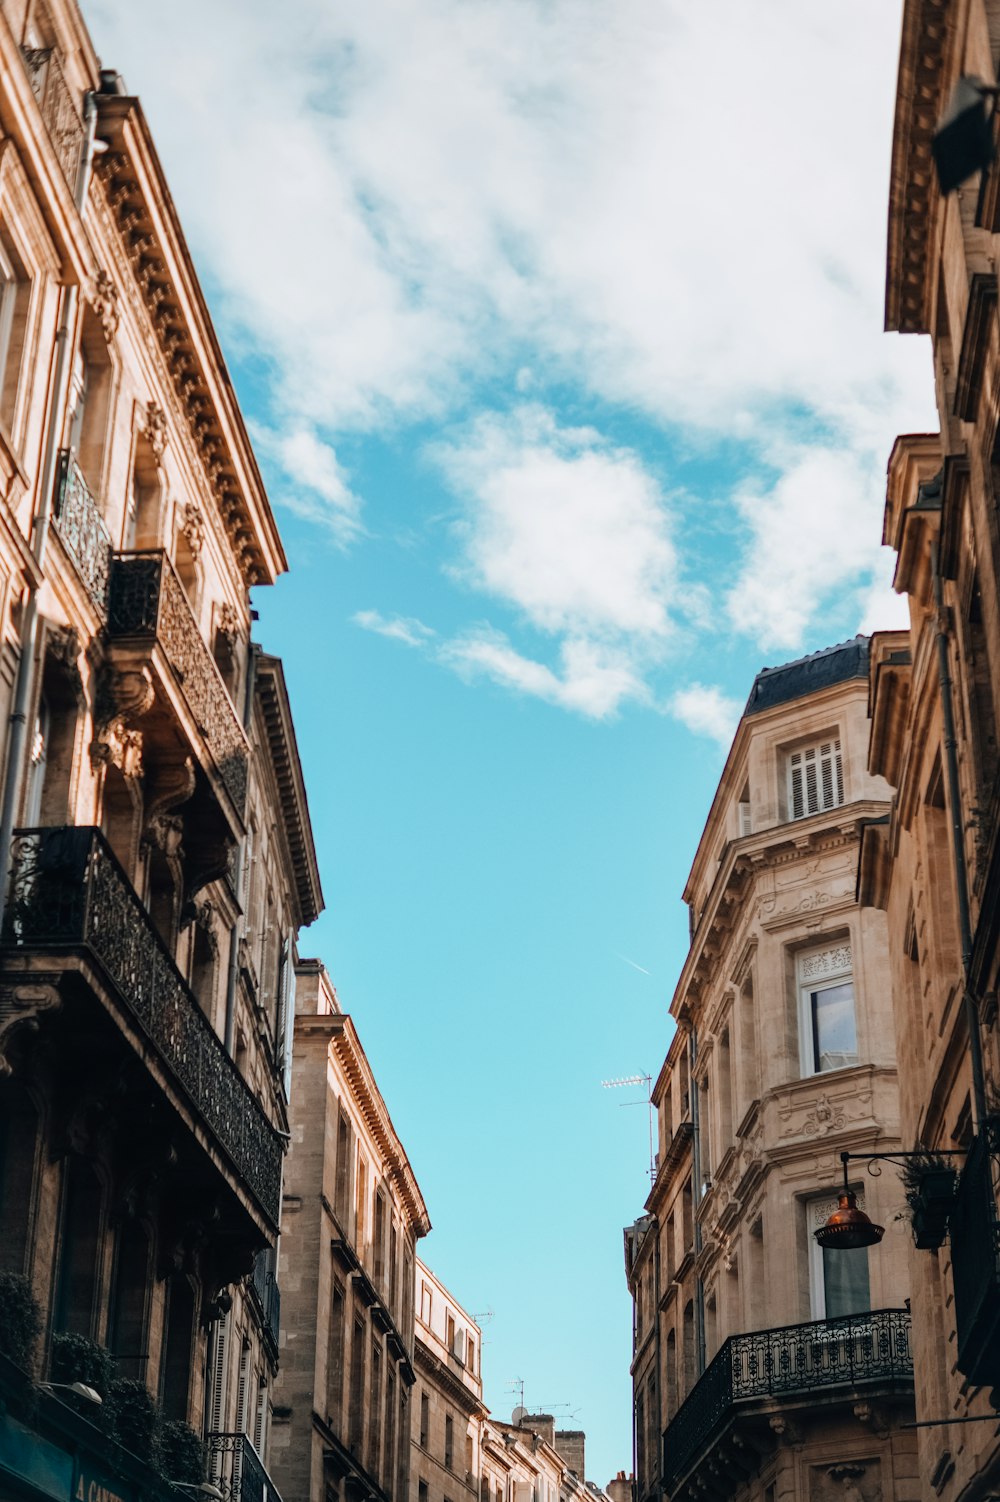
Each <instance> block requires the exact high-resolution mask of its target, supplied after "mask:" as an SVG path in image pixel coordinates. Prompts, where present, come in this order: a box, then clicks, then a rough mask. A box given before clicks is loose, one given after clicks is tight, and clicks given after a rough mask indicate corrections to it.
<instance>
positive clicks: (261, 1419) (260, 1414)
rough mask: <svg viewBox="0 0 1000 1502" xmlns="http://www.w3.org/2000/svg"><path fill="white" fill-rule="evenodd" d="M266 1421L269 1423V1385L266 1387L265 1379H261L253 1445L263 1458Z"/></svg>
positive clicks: (258, 1389)
mask: <svg viewBox="0 0 1000 1502" xmlns="http://www.w3.org/2000/svg"><path fill="white" fill-rule="evenodd" d="M266 1423H267V1387H266V1385H265V1383H264V1381H263V1379H261V1381H260V1383H259V1385H258V1388H257V1413H256V1415H255V1417H254V1425H253V1447H254V1449H255V1450H256V1451H257V1454H258V1455H259V1456H260V1457H261V1459H263V1456H264V1441H265V1438H266V1434H265V1429H266Z"/></svg>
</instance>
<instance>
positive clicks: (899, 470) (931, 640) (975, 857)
mask: <svg viewBox="0 0 1000 1502" xmlns="http://www.w3.org/2000/svg"><path fill="white" fill-rule="evenodd" d="M998 50H1000V14H998V12H997V9H996V7H995V6H994V5H993V4H990V3H987V0H953V3H947V4H945V3H941V0H934V3H932V0H906V3H905V4H904V7H903V26H902V40H901V50H900V65H899V80H898V90H897V99H896V118H895V131H894V140H893V153H892V179H891V188H890V202H889V247H888V248H889V254H888V272H887V282H886V325H887V328H888V329H890V330H893V331H898V332H900V333H922V334H927V335H929V336H930V339H931V344H932V349H933V378H934V391H935V396H936V400H937V408H938V417H939V430H938V432H936V433H931V434H916V435H912V434H908V435H905V436H903V437H901V438H899V439H898V440H897V442H896V445H895V447H894V449H893V452H892V455H891V458H890V460H889V466H888V486H887V498H886V509H885V525H884V534H883V535H884V541H885V542H887V543H889V544H890V545H891V546H892V547H893V548H894V549H895V550H896V553H897V566H896V580H895V583H896V588H897V590H899V591H900V592H901V593H903V594H905V595H906V596H907V598H908V601H909V612H910V630H909V632H908V633H907V634H906V636H905V637H904V638H903V639H902V640H900V639H899V638H897V637H896V636H886V637H884V638H876V640H875V643H874V646H873V652H872V680H871V714H872V736H871V750H870V765H871V768H872V770H873V772H875V773H876V774H880V775H882V776H884V777H886V778H887V779H888V780H889V781H890V782H892V783H893V784H894V786H895V788H896V794H895V797H894V799H893V802H892V810H891V817H890V819H889V821H888V822H887V823H886V824H884V825H881V826H879V827H877V828H873V829H871V830H870V831H868V832H867V834H866V837H865V840H864V846H863V853H862V861H861V872H860V882H859V892H860V896H861V898H862V900H863V901H864V902H865V903H870V904H871V905H872V906H873V907H875V908H877V909H881V910H883V911H884V912H885V914H886V918H887V923H888V934H889V958H890V966H891V973H892V994H893V1002H894V1008H895V1021H896V1034H897V1039H898V1047H899V1057H900V1066H901V1090H900V1110H901V1132H902V1136H903V1141H904V1144H905V1146H906V1147H907V1148H910V1149H916V1148H921V1147H923V1148H929V1149H932V1150H934V1151H935V1152H937V1153H941V1154H948V1155H952V1154H954V1156H949V1157H948V1158H947V1159H946V1162H947V1163H950V1164H951V1165H952V1166H953V1167H954V1168H955V1169H956V1170H957V1171H958V1178H957V1195H956V1198H955V1199H954V1201H953V1202H952V1203H951V1204H950V1205H949V1206H948V1207H947V1208H948V1209H950V1216H949V1222H950V1234H949V1237H948V1239H947V1240H946V1241H943V1242H942V1241H941V1239H940V1237H938V1238H936V1241H937V1243H938V1244H936V1245H933V1246H932V1245H930V1244H929V1243H928V1244H927V1245H926V1247H922V1248H920V1249H917V1248H913V1249H912V1250H911V1268H910V1280H911V1285H912V1288H913V1308H914V1330H913V1338H914V1359H915V1368H916V1405H917V1417H918V1419H919V1420H920V1421H921V1423H922V1424H924V1425H925V1426H926V1427H923V1428H921V1429H920V1430H919V1431H918V1439H919V1446H920V1470H921V1474H922V1476H923V1477H924V1495H925V1496H926V1497H928V1498H931V1497H940V1498H942V1499H945V1502H953V1499H957V1498H963V1499H966V1502H971V1499H973V1498H979V1497H985V1496H989V1495H992V1494H994V1493H995V1492H996V1490H997V1486H998V1476H1000V1442H998V1440H997V1437H996V1432H995V1431H996V1424H995V1422H994V1421H993V1419H994V1402H993V1399H992V1397H991V1390H992V1391H993V1392H995V1390H996V1388H997V1387H998V1385H1000V1224H998V1207H997V1189H996V1186H997V1184H998V1182H1000V1170H998V1166H997V1165H998V1149H1000V1136H998V1127H997V1122H998V1110H1000V1091H998V1088H997V1086H998V1081H1000V1039H998V1032H997V1002H996V997H997V991H998V984H1000V976H998V958H1000V957H998V936H1000V902H998V897H1000V839H998V818H997V812H998V806H1000V805H998V789H1000V781H998V773H1000V762H998V752H997V720H996V706H997V695H998V691H1000V539H998V533H997V519H996V518H997V498H998V494H997V484H998V481H997V452H998V447H997V445H998V418H1000V385H998V377H1000V340H998V333H997V270H996V257H997V245H998V241H997V235H998V233H1000V176H998V171H997V168H996V166H995V165H994V166H992V167H991V168H990V169H989V170H987V171H986V172H985V173H979V172H977V173H975V174H974V175H972V176H970V177H969V178H968V179H967V180H966V181H965V183H964V184H963V185H962V186H961V187H959V188H958V190H957V191H952V192H950V193H948V194H947V195H943V194H942V193H941V191H940V188H939V185H938V180H937V178H936V175H935V171H934V165H933V161H932V156H931V151H932V137H933V135H934V132H935V128H936V126H937V124H938V122H939V120H940V119H941V118H942V117H943V115H944V114H945V111H946V109H947V107H948V104H949V101H950V99H951V97H952V91H953V89H954V87H955V85H956V83H957V82H958V80H959V78H960V77H962V76H969V75H975V77H976V78H977V79H979V80H982V81H983V82H985V84H987V85H994V86H995V85H996V82H997V77H996V70H995V61H994V60H995V59H996V58H997V56H998ZM979 111H980V116H981V120H982V123H983V129H984V131H985V132H986V133H987V134H988V133H989V132H991V131H993V129H994V127H995V112H994V108H993V102H992V100H990V99H985V100H981V101H980V104H979ZM991 115H993V116H994V118H993V120H992V121H991V120H990V116H991ZM969 1419H971V1420H974V1422H969V1423H960V1422H959V1421H960V1420H969ZM982 1419H988V1421H987V1422H982V1421H981V1420H982Z"/></svg>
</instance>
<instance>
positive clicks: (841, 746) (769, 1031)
mask: <svg viewBox="0 0 1000 1502" xmlns="http://www.w3.org/2000/svg"><path fill="white" fill-rule="evenodd" d="M868 669H869V643H868V641H867V639H865V638H863V637H859V638H856V639H855V640H853V641H849V642H845V643H843V644H842V645H840V646H838V647H834V648H831V649H829V650H827V651H824V652H817V653H814V654H813V655H812V656H810V657H806V658H803V659H802V660H800V661H798V662H793V663H789V664H787V665H786V666H784V667H780V668H773V669H765V670H764V671H763V672H761V673H760V674H758V676H757V678H756V680H755V682H754V686H753V690H752V692H751V695H750V698H749V701H748V703H747V707H746V710H745V712H744V715H743V718H742V719H741V721H740V725H739V728H738V730H737V732H736V736H735V739H734V742H733V746H732V749H731V751H730V753H729V756H728V759H727V761H726V765H725V769H724V771H723V774H722V778H721V781H720V783H719V788H718V791H717V793H716V795H715V798H714V800H713V803H712V807H711V811H710V813H709V816H708V820H707V822H706V825H705V830H704V833H703V835H702V838H701V841H700V843H699V846H698V851H697V854H696V856H695V860H694V864H693V866H692V869H691V874H690V877H689V880H688V884H687V887H686V888H685V892H684V899H685V901H686V903H687V904H688V908H689V911H690V918H691V947H690V951H689V953H688V957H687V960H686V961H685V964H684V968H683V971H682V973H681V976H680V980H679V982H678V985H677V989H676V991H675V993H674V998H673V1001H672V1004H671V1013H672V1016H673V1017H674V1019H675V1021H676V1024H677V1031H676V1033H675V1034H674V1037H673V1039H672V1041H671V1044H670V1048H669V1050H668V1053H667V1057H666V1060H665V1062H664V1065H663V1068H662V1070H661V1071H660V1074H659V1077H658V1078H657V1080H656V1082H655V1085H654V1088H653V1100H654V1102H655V1105H656V1110H657V1117H658V1122H659V1155H658V1168H657V1174H656V1178H655V1181H654V1184H653V1187H652V1191H651V1193H650V1196H649V1199H648V1201H647V1204H646V1207H645V1209H646V1213H645V1214H644V1215H643V1216H642V1217H641V1218H640V1219H639V1220H638V1221H637V1222H636V1223H635V1225H634V1226H632V1227H630V1228H629V1229H628V1230H627V1231H626V1234H625V1254H626V1271H627V1275H628V1281H629V1287H630V1290H631V1292H632V1295H633V1300H634V1316H635V1340H634V1359H633V1364H632V1376H633V1391H634V1405H635V1409H634V1411H635V1448H636V1478H637V1479H636V1497H637V1502H644V1499H647V1498H653V1497H659V1495H660V1494H661V1492H663V1491H666V1492H667V1493H668V1494H669V1495H670V1496H671V1498H684V1499H688V1498H692V1499H693V1498H695V1497H697V1496H705V1495H707V1496H710V1497H719V1498H721V1497H727V1498H728V1497H738V1498H741V1499H743V1498H746V1499H747V1502H751V1499H752V1502H758V1499H759V1502H779V1499H787V1502H791V1499H797V1502H824V1499H830V1502H833V1499H834V1498H836V1497H838V1496H848V1497H850V1498H851V1499H852V1502H859V1499H864V1502H889V1499H890V1498H893V1499H899V1502H902V1499H909V1498H913V1497H916V1496H917V1494H918V1492H919V1483H918V1479H917V1475H916V1457H915V1438H914V1436H913V1434H912V1433H907V1432H905V1431H904V1430H902V1429H901V1427H900V1426H901V1424H902V1423H903V1422H904V1421H906V1420H907V1419H912V1383H913V1378H912V1360H911V1354H910V1344H909V1331H910V1316H909V1312H908V1309H907V1307H906V1294H907V1242H908V1232H907V1227H906V1225H905V1224H904V1223H901V1222H897V1221H896V1219H895V1217H896V1215H897V1213H898V1212H899V1210H900V1208H901V1206H902V1190H901V1187H900V1184H899V1179H898V1177H897V1175H896V1173H895V1171H893V1170H891V1169H890V1170H888V1171H887V1172H884V1173H882V1174H881V1176H878V1177H870V1176H869V1175H867V1174H866V1173H865V1172H864V1169H865V1166H866V1165H865V1163H864V1162H860V1161H859V1162H852V1163H851V1164H850V1181H851V1185H852V1187H853V1188H854V1189H855V1191H856V1192H857V1194H858V1198H859V1202H860V1203H861V1204H862V1205H863V1206H864V1208H865V1209H866V1210H867V1212H868V1213H869V1214H870V1215H871V1216H872V1217H873V1218H874V1219H875V1220H876V1221H878V1222H879V1223H881V1224H883V1225H885V1226H887V1227H888V1228H889V1229H888V1230H887V1232H886V1236H885V1240H884V1242H883V1244H882V1246H881V1248H880V1249H879V1250H878V1252H877V1253H876V1252H873V1253H871V1254H869V1253H868V1252H867V1251H865V1250H863V1249H859V1250H855V1251H850V1252H845V1251H840V1252H836V1253H834V1252H830V1251H827V1252H823V1251H821V1249H820V1248H819V1246H818V1245H817V1244H816V1242H815V1240H814V1237H813V1234H812V1233H813V1232H814V1230H815V1229H816V1228H818V1227H819V1226H821V1225H822V1224H823V1223H824V1222H825V1221H826V1219H827V1217H828V1216H829V1215H830V1214H831V1212H832V1211H833V1210H834V1209H835V1208H836V1205H837V1194H838V1189H839V1188H840V1186H841V1184H842V1182H843V1181H842V1165H841V1159H840V1154H841V1153H842V1152H845V1151H846V1152H858V1153H863V1152H867V1151H873V1150H876V1149H880V1150H881V1149H885V1150H891V1149H892V1148H893V1147H897V1148H898V1146H899V1121H898V1085H897V1074H896V1054H895V1043H894V1034H893V1027H892V1014H891V1003H890V994H889V966H888V956H887V949H886V924H885V921H884V917H883V915H882V914H880V913H878V912H876V911H873V910H872V909H870V908H862V907H861V906H859V904H858V902H857V900H856V894H855V884H856V873H857V864H858V851H859V844H860V840H861V837H862V833H863V831H864V830H865V828H866V827H867V826H869V825H870V824H871V823H872V822H873V821H880V820H884V819H885V817H886V815H887V813H888V809H889V790H888V788H887V785H886V783H885V782H884V781H883V780H882V779H881V778H880V777H877V776H873V775H872V774H871V773H870V772H869V771H868V768H867V753H868V735H869V722H868Z"/></svg>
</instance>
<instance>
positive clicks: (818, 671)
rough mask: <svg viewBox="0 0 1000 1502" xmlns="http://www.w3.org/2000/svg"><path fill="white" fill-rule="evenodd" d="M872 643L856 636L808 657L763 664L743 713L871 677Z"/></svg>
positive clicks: (751, 712) (863, 637)
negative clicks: (780, 663)
mask: <svg viewBox="0 0 1000 1502" xmlns="http://www.w3.org/2000/svg"><path fill="white" fill-rule="evenodd" d="M869 646H870V638H869V637H867V636H855V637H854V638H853V640H851V641H842V642H838V644H837V646H835V647H824V648H823V650H822V651H821V652H810V654H809V656H808V657H799V658H796V660H795V662H786V663H784V664H783V665H782V666H781V667H777V668H762V669H761V670H760V672H759V673H758V674H757V676H756V678H755V679H754V681H753V688H752V689H751V690H750V697H749V699H748V700H747V707H746V709H745V710H744V711H743V713H744V714H748V715H749V714H757V713H759V711H760V710H762V709H771V708H772V707H773V706H774V705H775V704H787V702H788V701H789V700H790V699H801V698H802V697H803V696H804V695H805V694H814V693H816V692H817V691H818V690H819V689H821V688H829V687H830V685H831V684H833V683H846V682H847V681H848V679H850V678H867V677H868V649H869Z"/></svg>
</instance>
